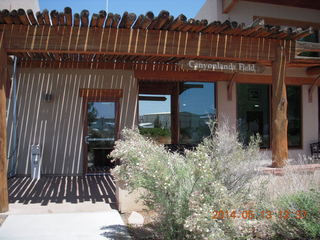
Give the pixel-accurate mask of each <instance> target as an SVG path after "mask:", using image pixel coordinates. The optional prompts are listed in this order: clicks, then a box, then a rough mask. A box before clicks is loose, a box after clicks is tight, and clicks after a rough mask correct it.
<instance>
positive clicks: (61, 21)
mask: <svg viewBox="0 0 320 240" xmlns="http://www.w3.org/2000/svg"><path fill="white" fill-rule="evenodd" d="M58 24H59V26H65V25H66V19H65V16H64V13H63V12H60V13H59V15H58Z"/></svg>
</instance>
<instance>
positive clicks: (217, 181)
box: [111, 124, 262, 239]
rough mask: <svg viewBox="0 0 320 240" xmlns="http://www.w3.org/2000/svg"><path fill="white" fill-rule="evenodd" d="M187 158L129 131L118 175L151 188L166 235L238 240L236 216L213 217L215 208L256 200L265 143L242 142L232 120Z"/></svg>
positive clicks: (149, 198) (121, 145) (150, 201)
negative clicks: (261, 151) (258, 163)
mask: <svg viewBox="0 0 320 240" xmlns="http://www.w3.org/2000/svg"><path fill="white" fill-rule="evenodd" d="M210 129H211V136H210V137H208V138H206V139H204V141H203V142H202V143H201V144H200V145H198V147H197V148H196V149H195V150H194V151H186V154H185V156H182V155H179V154H177V153H170V152H167V151H166V150H165V149H164V147H163V146H159V145H157V144H155V143H154V142H152V141H151V140H149V139H145V138H144V137H143V136H141V135H140V134H139V133H138V131H137V130H129V129H125V130H123V132H122V140H119V141H117V142H116V146H115V150H114V151H113V152H112V153H111V155H112V157H114V158H118V159H120V160H121V163H122V164H121V165H120V166H118V167H117V168H116V169H115V170H114V173H115V176H116V178H117V179H119V180H123V181H125V183H126V184H127V187H128V188H129V189H131V190H133V189H136V188H141V187H142V188H145V189H146V190H147V191H146V192H147V193H146V194H145V195H144V196H143V197H142V198H143V200H144V202H145V203H146V205H147V206H148V207H149V208H150V209H153V210H156V211H157V212H158V213H160V216H162V219H160V220H161V222H160V226H159V231H160V232H161V233H162V235H163V237H164V238H165V239H235V237H236V236H237V235H238V234H239V233H237V231H236V228H235V227H234V225H233V222H232V220H230V219H212V212H213V211H214V210H218V211H219V210H224V211H225V210H229V211H230V210H232V209H239V208H244V206H245V204H247V203H248V202H249V201H250V200H252V198H253V197H254V196H253V195H252V192H254V190H253V189H254V188H255V187H257V185H254V178H255V176H256V174H257V173H256V171H255V163H257V162H259V161H260V160H261V158H262V155H261V154H260V151H259V141H258V140H257V139H252V141H251V143H250V144H249V146H247V147H244V146H243V145H242V144H241V143H239V141H238V139H237V134H236V132H235V131H234V130H232V129H230V128H229V127H228V126H227V124H222V125H221V126H219V127H218V128H217V129H216V130H215V131H214V129H215V128H214V124H211V125H210Z"/></svg>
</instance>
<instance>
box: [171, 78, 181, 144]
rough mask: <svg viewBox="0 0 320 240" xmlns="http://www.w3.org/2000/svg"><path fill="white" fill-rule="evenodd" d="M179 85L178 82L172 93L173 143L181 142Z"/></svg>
mask: <svg viewBox="0 0 320 240" xmlns="http://www.w3.org/2000/svg"><path fill="white" fill-rule="evenodd" d="M179 86H180V83H179V82H177V83H176V86H175V87H174V88H173V89H172V94H171V143H172V144H179V135H180V129H179V125H180V124H179Z"/></svg>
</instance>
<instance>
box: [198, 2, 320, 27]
mask: <svg viewBox="0 0 320 240" xmlns="http://www.w3.org/2000/svg"><path fill="white" fill-rule="evenodd" d="M319 13H320V11H318V10H313V9H304V8H296V7H287V6H280V5H273V4H265V3H254V2H247V1H238V2H237V3H236V5H235V6H234V8H232V10H231V11H230V12H229V13H228V14H222V0H207V1H206V3H205V4H204V6H203V7H202V8H201V9H200V11H199V12H198V13H197V15H196V18H197V19H204V18H205V19H208V21H215V20H220V21H225V20H227V19H229V20H231V21H237V22H240V23H245V24H247V25H250V24H251V23H252V20H253V16H263V17H275V18H285V19H294V20H300V21H309V22H320V14H319Z"/></svg>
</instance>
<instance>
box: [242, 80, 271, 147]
mask: <svg viewBox="0 0 320 240" xmlns="http://www.w3.org/2000/svg"><path fill="white" fill-rule="evenodd" d="M269 112H270V111H269V85H265V84H237V121H238V128H239V137H240V140H241V141H242V142H243V143H244V144H248V143H249V141H250V137H251V136H253V135H256V134H259V135H260V137H261V138H262V139H261V140H262V143H261V147H263V148H268V147H270V125H269V122H270V121H269V116H270V115H269Z"/></svg>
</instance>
